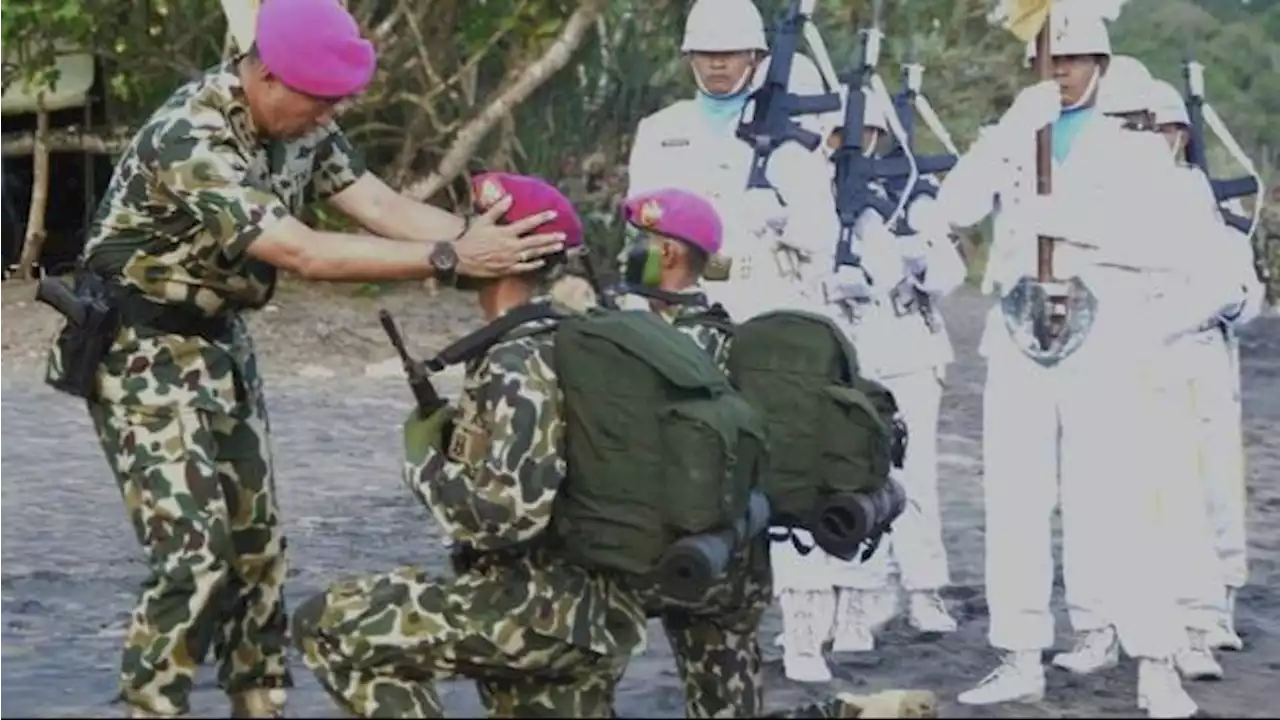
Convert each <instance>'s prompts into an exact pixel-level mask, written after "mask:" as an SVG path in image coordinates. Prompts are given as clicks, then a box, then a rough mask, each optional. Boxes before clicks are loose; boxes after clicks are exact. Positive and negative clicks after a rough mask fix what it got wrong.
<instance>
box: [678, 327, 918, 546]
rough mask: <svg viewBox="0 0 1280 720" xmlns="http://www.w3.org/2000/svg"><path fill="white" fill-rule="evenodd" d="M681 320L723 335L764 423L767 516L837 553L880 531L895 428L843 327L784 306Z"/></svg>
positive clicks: (895, 500)
mask: <svg viewBox="0 0 1280 720" xmlns="http://www.w3.org/2000/svg"><path fill="white" fill-rule="evenodd" d="M689 322H706V323H711V324H714V325H716V326H717V327H719V328H721V329H723V330H726V331H729V332H731V333H732V335H733V344H732V346H731V347H730V350H729V375H730V377H731V379H732V380H733V383H734V385H735V386H736V387H737V388H738V389H739V391H740V392H741V393H742V395H743V397H745V398H746V399H747V401H748V402H750V403H751V404H752V405H753V406H754V407H755V408H756V409H757V410H759V411H760V412H761V414H762V415H763V416H764V417H765V418H766V423H767V427H768V438H769V447H770V452H769V468H768V471H767V473H766V475H765V480H764V489H765V494H766V495H767V496H768V499H769V504H770V507H771V509H772V517H771V519H770V522H771V524H773V525H777V526H785V527H794V528H801V529H804V530H809V531H811V532H813V534H814V536H815V539H816V540H817V542H818V544H819V545H821V546H822V547H823V548H824V549H825V550H827V552H830V553H832V554H834V555H836V556H838V557H844V558H848V557H852V556H853V555H855V554H856V552H857V549H858V547H859V546H860V545H861V543H862V542H863V541H864V540H867V539H872V541H873V542H874V540H875V539H876V538H878V536H879V535H880V534H882V533H883V532H885V531H887V530H888V528H889V525H890V524H891V523H892V521H893V520H894V519H896V518H897V516H898V515H899V514H901V512H902V509H903V508H904V507H905V496H904V494H903V492H902V488H901V486H900V485H898V483H896V482H894V481H892V480H891V479H890V477H889V475H890V471H891V468H892V467H894V466H895V465H897V466H900V465H901V453H902V452H903V451H904V449H905V448H904V447H903V443H904V442H905V428H903V427H902V425H901V424H900V422H899V420H898V418H897V416H898V407H897V402H896V401H895V399H894V397H893V394H892V393H891V392H889V390H888V389H887V388H885V387H884V386H882V385H880V384H879V383H876V382H874V381H871V380H868V379H866V378H863V377H862V376H860V375H859V372H858V356H857V352H856V350H855V349H854V347H853V345H852V343H850V342H849V339H848V338H847V337H846V336H845V334H844V332H842V331H841V330H840V328H839V327H838V326H837V325H836V324H835V323H834V322H833V321H832V320H830V319H829V318H826V317H823V316H821V315H818V314H814V313H807V312H801V311H793V310H780V311H775V312H769V313H765V314H762V315H758V316H755V317H753V318H751V319H750V320H747V321H746V322H744V323H741V324H739V325H736V326H734V325H733V324H732V323H730V321H729V318H728V316H727V315H726V314H725V313H724V312H723V311H722V310H720V311H718V309H717V308H712V309H711V310H710V311H709V312H708V313H706V314H704V315H702V316H700V318H695V319H691V320H689ZM873 550H874V547H873Z"/></svg>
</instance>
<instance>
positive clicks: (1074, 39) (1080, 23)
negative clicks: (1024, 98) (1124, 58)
mask: <svg viewBox="0 0 1280 720" xmlns="http://www.w3.org/2000/svg"><path fill="white" fill-rule="evenodd" d="M1083 7H1084V5H1083V3H1080V4H1074V5H1073V4H1071V3H1054V4H1053V11H1052V12H1050V14H1049V52H1050V53H1051V54H1052V55H1053V57H1065V56H1068V55H1105V56H1107V57H1110V56H1111V36H1110V34H1109V33H1108V32H1107V24H1106V22H1104V21H1103V19H1102V18H1101V17H1099V16H1097V15H1096V14H1094V15H1090V14H1088V11H1087V10H1083V9H1080V10H1072V8H1083ZM1035 58H1036V41H1035V40H1034V39H1032V41H1031V42H1029V43H1027V51H1026V56H1025V59H1026V61H1027V64H1030V63H1031V62H1032V61H1033V60H1035Z"/></svg>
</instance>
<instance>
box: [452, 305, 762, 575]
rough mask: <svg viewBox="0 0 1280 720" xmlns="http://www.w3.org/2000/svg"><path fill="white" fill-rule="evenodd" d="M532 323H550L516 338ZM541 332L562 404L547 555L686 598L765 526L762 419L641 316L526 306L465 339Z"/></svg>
mask: <svg viewBox="0 0 1280 720" xmlns="http://www.w3.org/2000/svg"><path fill="white" fill-rule="evenodd" d="M538 318H554V319H555V320H556V322H554V323H552V324H548V325H546V326H544V327H541V328H537V327H535V328H527V329H526V328H521V329H516V328H515V327H514V326H516V325H519V324H522V323H525V322H528V321H530V320H533V319H538ZM504 324H505V325H506V329H505V330H504V329H503V328H501V327H497V326H500V325H504ZM495 331H496V332H495ZM511 331H514V332H511ZM544 332H554V333H555V348H554V351H553V364H554V366H555V370H556V375H557V378H558V383H559V387H560V390H561V392H562V393H563V395H564V407H565V425H566V427H565V448H566V461H567V466H568V479H567V482H566V483H565V485H564V487H563V488H562V489H561V491H560V493H559V495H558V496H557V498H556V503H555V505H554V507H553V509H552V520H551V529H552V537H553V541H552V542H553V543H554V545H555V547H556V549H557V552H558V553H559V554H560V555H561V556H562V557H564V558H565V559H567V560H568V561H570V562H573V563H575V564H578V565H582V566H585V567H590V568H594V569H598V570H603V571H607V572H613V573H621V574H623V575H624V576H627V575H629V576H635V579H636V580H637V581H641V582H642V584H643V585H644V586H645V587H646V588H656V589H657V591H658V592H659V593H660V594H661V595H665V596H666V597H670V598H675V599H689V598H692V597H697V596H698V595H699V594H700V593H701V592H703V591H704V590H705V588H706V586H707V585H708V584H710V583H711V582H714V581H715V580H716V579H717V578H718V577H720V576H721V575H722V574H723V572H724V569H725V565H727V563H728V560H729V557H730V555H731V554H732V551H733V550H734V549H736V548H737V547H740V546H741V544H742V543H745V542H746V541H747V540H748V539H749V538H750V537H752V536H754V535H758V534H759V533H761V532H763V531H764V529H765V524H766V523H767V521H768V516H769V510H768V506H767V502H765V500H764V495H763V493H761V492H759V485H760V481H761V477H762V474H763V470H764V463H765V461H766V457H767V454H766V444H765V434H764V427H763V423H762V421H761V419H760V417H759V416H758V415H757V413H756V411H755V410H754V409H753V408H752V407H751V406H750V405H749V404H748V403H747V402H746V401H745V400H743V398H742V397H741V396H740V395H739V394H738V392H737V391H736V390H734V388H733V385H732V384H731V383H730V382H729V380H728V378H726V377H725V376H724V374H723V373H721V372H720V371H719V370H718V369H717V368H716V366H715V364H714V363H713V362H712V360H711V359H710V358H709V357H708V356H707V355H706V353H705V352H703V350H702V349H701V348H700V347H698V345H697V344H696V343H694V342H693V341H692V340H691V339H689V338H688V337H686V336H685V335H684V334H683V333H681V332H680V331H679V330H676V329H675V328H674V327H672V326H671V325H670V324H668V323H667V322H666V321H664V320H662V319H661V318H659V317H658V316H656V315H654V314H653V313H651V312H647V311H631V310H606V309H597V310H593V311H592V312H590V313H588V314H585V315H577V314H574V315H568V314H563V313H561V312H559V311H558V310H555V309H553V308H552V307H551V306H549V305H529V306H525V307H523V308H518V309H517V310H515V311H513V312H511V313H509V314H508V315H506V316H504V317H503V318H502V319H499V320H498V321H496V322H495V323H493V324H491V325H490V326H489V327H488V328H485V329H483V330H481V331H480V332H478V333H476V335H481V334H485V335H487V336H488V338H487V342H489V344H492V342H494V341H496V340H497V339H498V338H501V337H508V338H510V337H519V336H520V335H522V334H538V333H544ZM466 342H467V340H466V339H464V340H462V341H459V343H466Z"/></svg>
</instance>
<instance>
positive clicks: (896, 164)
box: [831, 0, 914, 270]
mask: <svg viewBox="0 0 1280 720" xmlns="http://www.w3.org/2000/svg"><path fill="white" fill-rule="evenodd" d="M882 4H883V2H882V0H874V4H873V5H872V23H871V26H870V27H867V28H863V29H862V30H860V31H859V35H860V36H861V40H862V42H861V43H860V48H859V57H858V60H857V64H856V65H855V66H854V68H853V69H852V70H851V71H850V72H849V73H848V74H847V75H846V76H845V78H844V82H845V87H846V95H845V100H844V123H843V125H842V126H841V133H840V146H839V147H838V148H836V150H835V152H834V153H832V154H831V162H832V163H833V164H834V165H835V196H836V197H835V200H836V214H837V215H838V216H839V218H840V237H839V239H838V240H837V242H836V261H835V269H836V270H839V269H840V268H841V267H855V268H856V267H861V266H862V257H861V254H860V253H859V252H858V251H857V250H856V249H855V246H854V236H855V232H854V228H855V226H856V224H857V222H858V218H859V217H861V216H862V212H863V211H864V210H866V209H867V208H868V207H870V208H872V209H874V210H875V211H876V212H878V213H880V215H881V216H882V217H884V218H885V219H886V221H888V220H889V219H890V218H891V217H893V216H894V215H896V214H897V211H898V207H897V205H896V204H895V203H894V202H893V201H892V200H891V199H889V198H888V197H887V196H880V195H877V194H875V193H874V192H873V188H872V183H873V180H875V179H876V178H877V177H884V176H886V175H888V174H892V173H894V172H895V171H899V170H901V169H902V167H903V166H904V165H905V166H906V169H907V170H908V173H907V174H908V176H910V175H913V174H914V173H913V172H910V171H911V170H912V169H914V163H913V159H912V158H911V157H910V155H907V156H904V157H902V158H891V159H890V158H885V159H879V160H878V159H875V158H869V157H866V156H865V155H864V154H863V151H864V148H863V147H862V130H863V127H864V126H865V123H866V117H867V98H866V95H865V94H864V93H865V92H866V91H867V90H868V89H871V90H874V87H872V86H871V82H872V79H873V77H874V76H875V72H876V64H877V62H878V61H879V57H880V39H881V37H882V33H881V32H880V29H879V27H878V21H879V18H880V9H881V6H882ZM913 184H914V183H913Z"/></svg>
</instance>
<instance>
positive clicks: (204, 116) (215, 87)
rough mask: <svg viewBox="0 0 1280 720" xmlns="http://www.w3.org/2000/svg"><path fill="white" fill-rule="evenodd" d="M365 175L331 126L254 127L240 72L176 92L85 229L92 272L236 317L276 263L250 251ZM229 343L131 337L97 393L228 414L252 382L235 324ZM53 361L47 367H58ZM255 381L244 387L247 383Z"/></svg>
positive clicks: (260, 299) (119, 347) (220, 71)
mask: <svg viewBox="0 0 1280 720" xmlns="http://www.w3.org/2000/svg"><path fill="white" fill-rule="evenodd" d="M364 172H365V165H364V162H363V160H362V159H361V158H360V156H359V155H358V154H357V153H356V152H355V151H354V150H353V149H352V147H351V145H350V144H349V143H348V142H347V140H346V138H345V136H344V135H343V134H342V131H341V130H340V129H339V128H338V127H337V126H336V125H334V124H330V125H328V126H326V127H322V128H319V129H317V130H315V131H314V132H312V133H310V134H308V135H306V136H303V137H301V138H297V139H294V140H289V141H269V140H267V139H266V138H263V137H261V136H259V135H258V133H257V130H256V129H255V127H254V124H253V119H252V116H251V114H250V112H249V107H248V105H247V102H246V100H245V95H244V90H243V88H242V86H241V84H240V79H239V76H238V75H237V74H236V69H235V65H234V64H227V65H221V66H218V67H215V68H212V69H211V70H209V71H208V72H206V73H205V74H204V75H202V76H201V77H199V78H197V79H195V80H193V81H191V82H190V83H188V84H186V85H184V86H183V87H181V88H179V89H178V90H177V91H176V92H174V94H173V95H172V96H171V97H170V98H169V99H168V100H167V101H166V102H165V103H164V105H163V106H161V107H160V109H159V110H157V111H156V112H155V114H154V115H152V116H151V118H150V119H148V120H147V122H146V124H144V125H143V127H142V129H141V130H139V131H138V134H137V135H136V136H135V137H134V139H133V141H132V143H130V145H129V147H128V149H126V151H125V152H124V154H123V156H122V157H121V158H120V161H119V163H118V164H117V166H116V169H115V173H114V174H113V176H112V178H111V182H110V185H109V186H108V188H107V191H106V194H105V196H104V197H103V199H102V202H101V204H100V205H99V207H98V211H97V214H96V216H95V217H94V220H93V223H92V224H91V226H90V228H89V236H88V240H87V241H86V244H85V251H84V252H85V264H86V265H87V266H88V267H89V268H90V269H92V270H94V271H96V272H98V273H100V274H103V275H106V276H107V277H109V278H113V279H115V280H116V282H118V283H119V284H121V285H123V286H125V287H127V288H132V289H134V290H136V291H138V292H140V293H141V294H142V295H143V296H145V297H146V298H148V299H150V300H153V301H155V302H160V303H166V304H173V305H178V306H183V307H186V308H192V309H197V310H198V311H200V312H201V313H202V314H205V315H209V316H214V315H227V316H235V315H236V314H237V311H239V310H241V309H247V308H255V307H260V306H261V305H263V304H264V303H265V302H266V301H267V299H268V298H269V297H270V293H271V291H272V289H273V287H274V284H275V269H274V268H273V267H271V266H269V265H267V264H266V263H263V262H260V261H257V260H254V259H252V258H249V257H248V256H247V255H246V253H245V250H246V249H247V248H248V247H249V245H250V244H251V243H252V242H253V241H254V240H255V239H257V238H258V236H260V235H261V234H262V233H263V231H264V230H265V229H266V228H267V227H268V226H269V225H270V224H271V223H272V222H275V221H277V220H280V219H282V218H285V217H289V216H292V215H296V214H298V213H299V212H300V211H301V210H302V209H303V207H304V206H305V205H306V204H308V203H310V202H312V201H321V200H326V199H328V198H329V197H331V196H333V195H335V194H336V193H338V192H340V191H342V190H344V189H346V188H347V187H348V186H350V185H351V184H352V183H354V182H355V181H356V180H357V179H358V178H359V177H360V175H362V174H363V173H364ZM232 327H233V333H232V335H231V337H230V338H228V339H227V340H226V341H222V342H210V341H208V340H205V339H202V338H198V337H184V336H178V335H164V334H159V333H156V332H154V331H153V332H147V331H143V332H138V331H137V330H135V329H133V328H125V329H123V330H122V331H121V332H120V334H119V336H118V337H117V339H116V343H115V345H114V347H113V348H112V350H111V352H110V353H109V354H108V356H107V358H106V360H105V362H104V363H103V371H102V372H101V373H100V375H99V386H100V387H99V393H100V397H101V398H102V399H103V400H105V401H108V402H122V403H129V404H139V405H164V404H172V403H185V404H190V405H194V406H197V407H202V408H204V409H208V410H211V411H215V412H217V411H222V412H225V411H227V410H228V408H229V407H231V406H232V405H233V404H234V403H235V402H236V398H237V385H236V379H237V377H238V378H239V380H240V382H241V383H242V386H241V387H240V388H239V389H240V391H244V390H250V391H252V390H253V389H254V388H256V386H257V384H258V380H257V377H256V370H255V369H254V367H253V362H252V356H253V350H252V347H251V345H250V342H249V338H248V334H247V333H246V332H245V328H244V325H243V323H242V322H240V320H239V318H237V317H233V321H232ZM56 352H57V351H56V349H55V350H54V351H53V352H52V353H51V357H50V362H49V371H50V372H59V371H60V367H61V363H60V361H59V359H58V358H56V357H53V356H54V355H56ZM245 386H248V387H245Z"/></svg>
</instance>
